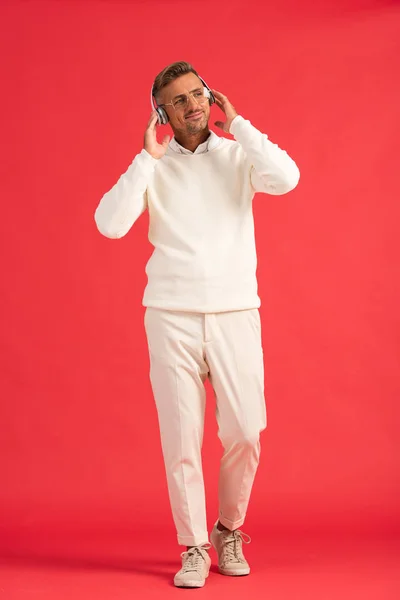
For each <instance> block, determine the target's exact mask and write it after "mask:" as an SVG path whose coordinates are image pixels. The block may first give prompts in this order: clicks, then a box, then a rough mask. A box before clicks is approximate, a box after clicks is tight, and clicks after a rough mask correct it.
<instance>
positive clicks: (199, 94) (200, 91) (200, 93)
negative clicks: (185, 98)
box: [194, 90, 204, 98]
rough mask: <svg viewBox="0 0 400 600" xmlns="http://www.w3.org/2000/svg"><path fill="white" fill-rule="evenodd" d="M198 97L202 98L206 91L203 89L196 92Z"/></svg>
mask: <svg viewBox="0 0 400 600" xmlns="http://www.w3.org/2000/svg"><path fill="white" fill-rule="evenodd" d="M194 95H195V97H196V98H200V97H201V96H204V92H203V90H198V91H197V92H195V93H194Z"/></svg>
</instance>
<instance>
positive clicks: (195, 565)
mask: <svg viewBox="0 0 400 600" xmlns="http://www.w3.org/2000/svg"><path fill="white" fill-rule="evenodd" d="M210 548H211V544H204V546H194V547H193V548H190V550H187V551H186V552H182V554H181V557H182V558H184V563H183V567H182V573H188V572H189V571H199V570H200V569H201V567H202V564H203V562H204V560H205V558H204V552H205V551H206V550H209V549H210Z"/></svg>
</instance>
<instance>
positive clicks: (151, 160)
mask: <svg viewBox="0 0 400 600" xmlns="http://www.w3.org/2000/svg"><path fill="white" fill-rule="evenodd" d="M140 156H143V158H144V160H145V163H146V164H148V165H156V164H157V163H158V158H154V157H153V156H152V155H151V154H149V152H147V150H145V149H144V148H143V150H142V151H141V152H140Z"/></svg>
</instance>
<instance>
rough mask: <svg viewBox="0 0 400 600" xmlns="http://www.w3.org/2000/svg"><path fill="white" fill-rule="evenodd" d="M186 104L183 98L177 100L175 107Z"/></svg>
mask: <svg viewBox="0 0 400 600" xmlns="http://www.w3.org/2000/svg"><path fill="white" fill-rule="evenodd" d="M184 104H185V100H184V99H183V98H178V100H175V106H183V105H184Z"/></svg>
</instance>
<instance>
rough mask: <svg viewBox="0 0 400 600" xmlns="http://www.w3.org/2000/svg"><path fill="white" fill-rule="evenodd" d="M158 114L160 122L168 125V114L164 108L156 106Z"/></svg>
mask: <svg viewBox="0 0 400 600" xmlns="http://www.w3.org/2000/svg"><path fill="white" fill-rule="evenodd" d="M156 112H157V114H158V122H159V124H160V125H166V124H167V123H168V121H169V118H168V115H167V113H166V112H165V110H164V109H163V108H160V107H158V108H156Z"/></svg>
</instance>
